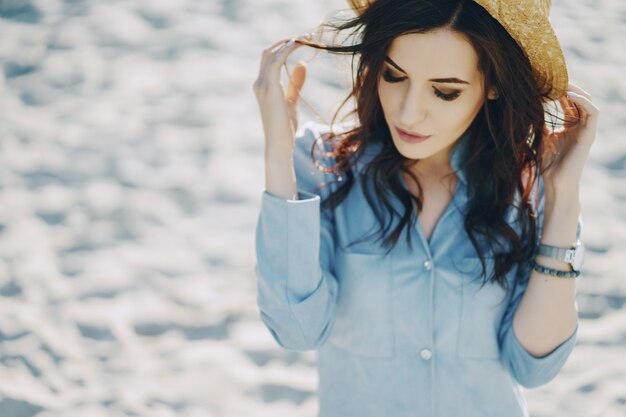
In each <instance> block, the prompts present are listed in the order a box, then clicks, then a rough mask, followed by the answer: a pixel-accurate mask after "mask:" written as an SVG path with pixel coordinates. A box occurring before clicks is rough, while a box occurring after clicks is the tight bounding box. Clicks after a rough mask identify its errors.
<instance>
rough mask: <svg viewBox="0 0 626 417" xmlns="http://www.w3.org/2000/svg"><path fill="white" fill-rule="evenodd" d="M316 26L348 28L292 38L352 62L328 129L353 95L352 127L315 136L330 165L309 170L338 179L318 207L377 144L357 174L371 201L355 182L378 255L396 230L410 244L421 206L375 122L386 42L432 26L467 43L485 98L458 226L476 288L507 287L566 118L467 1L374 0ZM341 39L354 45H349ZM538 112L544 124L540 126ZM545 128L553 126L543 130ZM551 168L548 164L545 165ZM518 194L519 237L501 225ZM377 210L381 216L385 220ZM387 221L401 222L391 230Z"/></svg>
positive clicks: (403, 163) (517, 52) (532, 243)
mask: <svg viewBox="0 0 626 417" xmlns="http://www.w3.org/2000/svg"><path fill="white" fill-rule="evenodd" d="M325 28H330V29H332V30H333V31H334V32H335V34H336V35H339V34H340V33H341V32H342V31H345V30H351V32H350V34H349V36H348V37H347V38H346V41H345V42H343V43H342V44H335V43H333V44H327V43H322V42H317V41H306V40H304V41H299V42H301V43H302V44H305V45H308V46H311V47H313V48H317V49H322V50H325V51H328V52H331V53H336V54H348V55H351V56H352V70H353V76H354V79H353V85H352V91H351V92H350V94H349V95H348V97H346V99H345V100H344V101H343V102H342V104H341V106H339V109H338V110H337V111H336V113H335V115H334V117H333V119H332V120H333V121H332V122H331V127H332V125H333V123H334V121H335V120H336V118H337V115H338V113H339V111H340V109H341V108H342V107H343V106H344V105H345V104H346V103H347V102H348V101H349V100H350V98H351V97H354V99H355V102H356V107H355V109H354V110H352V112H350V113H349V114H348V115H352V114H355V113H356V115H357V117H358V121H359V125H358V126H357V127H354V128H353V129H351V130H348V131H346V132H342V133H340V134H336V133H333V129H332V128H331V132H330V134H328V135H325V136H324V137H323V140H324V142H325V143H326V144H330V145H331V146H330V149H332V151H331V152H330V154H329V156H332V157H333V158H332V160H334V161H335V165H334V166H331V167H320V164H319V163H317V162H316V165H317V166H318V169H320V170H323V171H325V172H331V173H334V174H345V175H342V177H344V178H342V181H341V186H340V187H338V188H337V189H336V190H335V191H334V192H332V193H330V194H329V195H328V196H327V198H325V199H324V201H323V202H322V209H325V210H329V209H334V208H336V207H337V206H338V205H339V204H340V203H341V202H342V201H343V200H344V199H345V198H346V196H347V195H348V193H349V192H350V189H351V187H352V186H353V184H354V173H353V172H352V170H351V167H352V166H353V164H354V163H355V162H356V161H358V159H359V158H360V157H361V156H362V155H363V153H364V152H365V150H366V149H367V148H368V147H369V146H372V144H373V143H374V142H382V145H383V146H382V150H381V151H380V153H379V154H378V155H376V156H375V157H374V158H373V159H372V160H371V161H370V162H369V163H368V164H367V167H366V168H365V169H364V172H363V175H364V176H367V177H368V178H371V181H372V183H373V190H374V195H372V192H370V189H369V188H368V187H367V186H366V181H362V182H361V186H362V189H363V193H364V195H365V197H366V200H367V203H368V204H369V206H370V207H371V208H372V211H373V212H374V215H375V217H376V219H377V221H378V225H379V229H378V231H377V233H376V234H375V236H377V240H378V241H380V240H382V246H383V248H386V249H387V253H388V252H389V251H390V250H391V249H392V248H393V247H394V246H395V244H396V243H397V241H398V239H399V238H400V236H401V234H402V232H403V231H405V230H406V232H407V233H406V235H407V240H408V243H409V246H410V245H411V242H410V240H411V239H410V233H408V227H407V226H412V225H414V224H415V222H416V220H417V216H416V213H415V211H414V210H413V207H414V205H413V203H415V205H416V206H417V210H418V211H419V212H421V210H422V196H421V194H422V187H421V185H420V184H419V180H418V179H417V178H416V177H415V176H414V175H413V174H412V173H411V172H410V170H409V169H408V166H410V165H411V164H412V163H415V162H418V161H416V160H409V159H407V158H405V157H403V156H402V155H401V154H400V153H399V152H398V151H397V149H396V148H395V146H394V145H393V142H392V139H391V134H390V132H389V127H388V125H387V123H386V121H385V119H384V117H383V112H382V107H381V104H380V100H379V97H378V94H377V86H378V82H379V81H378V80H379V79H380V74H381V71H382V70H383V62H384V58H385V55H386V53H387V51H388V49H389V47H390V45H391V42H392V41H393V40H394V39H395V38H396V37H398V36H400V35H403V34H408V33H425V32H429V31H432V30H435V29H440V28H447V29H450V30H453V31H455V32H458V33H460V34H462V35H464V36H465V37H466V39H467V40H468V41H469V42H470V43H471V44H472V45H473V47H474V49H475V51H476V53H477V55H478V66H479V70H480V72H481V74H482V75H483V76H484V80H485V90H484V99H485V100H484V105H483V107H482V108H481V110H480V111H479V113H478V114H477V116H476V118H475V119H474V120H473V122H472V124H471V125H470V127H469V128H468V131H469V132H470V134H471V140H469V141H468V148H467V154H466V156H467V159H466V161H465V172H466V178H467V183H468V188H469V196H470V199H469V202H468V211H467V214H466V217H465V220H464V228H465V231H466V232H467V235H468V236H469V238H470V240H471V242H472V245H473V246H474V248H475V249H476V251H477V253H478V256H479V258H480V261H481V264H482V267H483V273H482V275H483V277H484V278H485V281H484V282H483V285H484V283H486V282H487V279H488V280H490V281H492V282H497V283H498V284H499V285H500V286H502V287H503V288H505V289H507V288H508V283H507V280H506V273H507V272H508V271H510V270H511V268H512V267H513V266H514V265H515V264H517V263H521V262H527V261H529V260H530V258H531V257H532V255H533V254H534V252H535V250H536V246H537V240H538V239H537V235H536V227H537V214H536V213H535V211H534V210H533V206H532V204H531V201H530V194H531V191H532V188H533V186H534V185H536V184H535V181H536V180H537V176H538V175H539V168H538V167H541V166H542V161H543V160H544V159H546V158H549V157H550V156H551V155H553V154H554V153H556V148H555V144H556V140H555V138H556V137H557V136H555V135H552V134H551V133H552V132H556V129H554V128H555V127H557V123H559V122H565V123H563V126H564V127H565V128H569V127H572V126H574V125H575V121H572V120H571V119H570V120H568V118H567V117H566V118H565V119H562V118H560V117H559V116H558V115H557V114H552V113H550V112H549V111H548V109H547V108H546V104H549V103H550V102H552V103H554V101H552V100H551V99H550V98H549V97H548V94H549V93H550V85H549V83H548V82H547V81H546V80H545V79H543V78H542V77H541V76H539V75H538V74H536V73H535V72H534V71H533V70H532V68H531V65H530V62H529V60H528V58H527V57H526V55H525V54H524V52H523V50H522V49H521V48H520V47H519V46H518V44H517V43H516V42H515V40H514V39H513V38H511V36H510V35H509V34H508V33H507V31H506V30H505V29H504V28H503V27H502V26H501V25H500V23H499V22H498V21H497V20H495V19H494V18H493V17H492V16H491V15H489V13H488V12H487V11H485V10H484V9H483V8H482V7H481V6H479V5H478V4H476V3H475V2H473V1H469V0H467V1H466V0H437V1H426V0H376V1H373V2H372V4H371V5H370V6H369V7H368V8H367V9H365V10H364V11H363V13H362V14H360V15H357V16H356V17H354V18H351V19H348V20H338V21H335V22H333V21H329V22H325V23H322V24H321V25H320V26H319V27H318V31H319V32H321V33H322V34H323V32H324V29H325ZM334 39H336V37H335V38H334ZM350 39H355V40H356V42H354V43H351V44H349V43H348V42H347V41H348V40H350ZM355 61H356V65H355ZM355 66H356V71H355ZM491 87H494V88H495V91H497V93H498V98H497V99H495V100H488V99H487V92H488V91H489V90H490V88H491ZM555 104H556V103H555ZM555 107H556V105H555ZM564 110H565V108H563V111H564ZM546 115H550V116H551V117H552V120H551V121H546ZM568 122H571V124H570V125H568ZM548 125H551V126H552V128H553V129H551V130H549V129H548V128H547V126H548ZM562 131H563V129H562ZM314 148H315V144H313V148H312V149H311V156H312V158H313V159H314V160H315V152H314ZM548 162H549V160H548ZM550 165H551V164H550V163H548V165H547V166H548V168H549V166H550ZM400 171H403V172H405V173H406V174H407V175H409V176H410V177H411V178H413V180H414V181H415V183H416V184H417V186H418V190H419V193H420V195H418V196H415V195H413V194H412V193H410V192H409V191H408V190H407V189H406V188H405V187H404V186H403V185H402V182H401V180H400V176H399V174H400ZM517 191H519V193H520V195H521V201H520V202H521V205H522V206H521V207H515V208H516V209H517V210H518V211H517V212H518V213H519V214H518V217H519V219H518V221H519V222H520V225H521V230H522V235H521V236H518V235H517V233H516V232H515V230H514V229H513V228H512V227H511V226H510V225H509V224H508V223H507V221H506V213H507V210H508V209H509V208H510V207H511V206H512V205H513V204H514V203H515V198H514V197H515V194H516V192H517ZM388 193H392V194H393V195H394V196H395V197H396V198H398V199H399V200H400V201H401V203H402V206H403V208H404V211H403V212H398V211H397V210H395V209H394V208H393V205H392V204H391V202H390V200H389V194H388ZM375 202H376V203H379V204H381V206H382V207H383V208H384V210H383V209H381V208H379V206H378V205H377V204H375ZM385 212H386V213H387V214H389V215H390V216H385V215H384V214H385ZM396 216H398V217H399V218H400V221H399V222H397V225H396V227H395V228H393V229H392V225H393V224H394V219H395V218H396ZM370 236H371V235H370ZM370 236H366V237H365V238H369V237H370ZM479 241H480V242H485V245H486V250H487V251H488V252H489V253H492V254H493V255H489V257H491V256H493V258H494V259H493V261H494V272H493V275H492V276H491V277H489V278H487V277H486V276H485V275H486V272H485V271H486V266H485V254H484V253H483V249H482V248H481V244H479ZM503 241H504V242H506V243H502V242H503ZM352 243H355V242H352ZM507 246H508V249H507Z"/></svg>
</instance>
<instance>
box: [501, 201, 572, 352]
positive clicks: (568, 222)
mask: <svg viewBox="0 0 626 417" xmlns="http://www.w3.org/2000/svg"><path fill="white" fill-rule="evenodd" d="M546 193H549V192H548V191H546ZM546 197H548V195H546ZM549 201H550V203H549ZM579 214H580V200H579V197H578V195H577V194H576V193H570V194H569V195H567V196H566V197H564V198H560V199H559V198H556V197H555V198H551V199H548V198H546V206H545V211H544V224H543V232H542V236H541V242H542V243H544V244H548V245H553V246H560V247H570V246H572V245H573V243H574V242H575V241H576V227H577V223H578V216H579ZM536 260H537V263H539V264H541V265H545V266H547V267H549V268H554V269H560V270H563V271H569V270H570V265H569V264H568V263H566V262H563V261H559V260H557V259H552V258H547V257H544V256H541V255H537V257H536ZM575 296H576V279H575V278H560V277H553V276H551V275H548V274H543V273H540V272H537V271H534V270H532V272H531V276H530V281H529V283H528V287H527V288H526V292H525V293H524V296H523V297H522V300H521V302H520V305H519V307H518V310H517V312H516V314H515V317H514V319H513V329H514V331H515V335H516V336H517V338H518V340H519V341H520V343H521V344H522V346H524V348H525V349H526V350H527V351H528V352H530V353H531V354H533V355H534V356H543V355H546V354H548V353H550V352H551V351H553V350H554V349H555V348H556V347H558V346H559V345H560V344H561V343H563V342H564V341H565V340H566V339H567V338H569V337H570V336H571V335H572V333H573V332H574V330H575V329H576V325H577V323H578V315H577V312H576V307H575Z"/></svg>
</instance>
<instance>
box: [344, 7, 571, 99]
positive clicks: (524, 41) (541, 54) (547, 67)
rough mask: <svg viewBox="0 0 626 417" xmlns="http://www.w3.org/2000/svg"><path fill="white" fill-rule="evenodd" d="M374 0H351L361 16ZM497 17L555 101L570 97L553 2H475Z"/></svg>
mask: <svg viewBox="0 0 626 417" xmlns="http://www.w3.org/2000/svg"><path fill="white" fill-rule="evenodd" d="M373 1H374V0H348V3H349V4H350V6H351V7H352V8H353V9H354V11H355V12H356V13H357V14H360V13H361V12H362V11H363V10H364V9H366V8H367V7H368V6H369V5H370V4H371V3H372V2H373ZM474 2H475V3H478V4H479V5H480V6H482V7H483V8H484V9H485V10H486V11H487V12H488V13H489V14H490V15H491V16H492V17H493V18H495V19H496V20H497V21H498V22H500V24H501V25H502V27H504V28H505V29H506V30H507V32H508V33H509V35H511V37H512V38H513V39H515V41H516V42H517V44H518V45H519V46H520V47H521V48H522V50H523V51H524V52H525V53H526V56H527V57H528V59H529V61H530V64H531V65H532V67H533V69H534V70H535V71H536V72H537V73H538V74H540V75H541V76H542V77H543V78H544V79H545V80H546V81H547V82H548V85H550V86H551V91H550V93H549V97H550V99H552V100H558V99H559V98H561V97H563V96H565V95H566V94H567V88H568V76H567V66H566V65H565V57H564V56H563V51H562V50H561V46H560V44H559V41H558V39H557V37H556V34H555V33H554V29H553V28H552V25H551V24H550V21H549V20H548V16H549V14H550V6H551V3H552V1H551V0H474Z"/></svg>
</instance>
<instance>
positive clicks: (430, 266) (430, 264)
mask: <svg viewBox="0 0 626 417" xmlns="http://www.w3.org/2000/svg"><path fill="white" fill-rule="evenodd" d="M423 265H424V269H426V270H427V271H430V270H431V269H433V262H432V261H431V260H430V259H426V260H425V261H424V264H423Z"/></svg>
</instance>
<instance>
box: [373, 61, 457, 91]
mask: <svg viewBox="0 0 626 417" xmlns="http://www.w3.org/2000/svg"><path fill="white" fill-rule="evenodd" d="M385 61H387V62H388V63H389V64H391V65H392V66H393V67H394V68H395V69H397V70H398V71H400V72H403V73H405V74H406V73H407V72H406V71H405V70H403V69H402V68H400V66H399V65H398V64H396V63H395V62H393V60H392V59H391V58H389V57H388V56H385ZM428 81H432V82H435V83H446V84H468V85H469V83H468V82H467V81H465V80H461V79H458V78H456V77H451V78H431V79H430V80H428Z"/></svg>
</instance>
